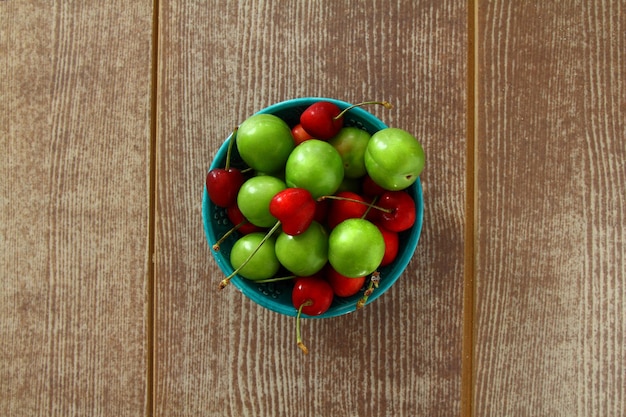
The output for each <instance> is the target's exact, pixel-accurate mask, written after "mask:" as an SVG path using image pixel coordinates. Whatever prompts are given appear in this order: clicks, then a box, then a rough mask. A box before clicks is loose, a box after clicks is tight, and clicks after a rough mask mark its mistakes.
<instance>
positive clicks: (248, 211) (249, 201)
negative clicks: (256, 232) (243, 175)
mask: <svg viewBox="0 0 626 417" xmlns="http://www.w3.org/2000/svg"><path fill="white" fill-rule="evenodd" d="M285 188H287V186H286V185H285V183H284V182H283V181H281V180H280V179H278V178H276V177H273V176H271V175H261V176H256V177H252V178H250V179H248V180H246V182H244V183H243V185H242V186H241V188H240V189H239V193H238V194H237V206H239V210H240V211H241V213H242V214H243V215H244V217H245V218H246V219H248V221H249V222H250V223H252V224H253V225H255V226H259V227H271V226H273V225H274V224H275V223H276V217H274V216H272V214H271V213H270V201H271V200H272V198H273V197H274V196H275V195H276V194H277V193H279V192H280V191H282V190H284V189H285Z"/></svg>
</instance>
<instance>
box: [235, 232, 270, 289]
mask: <svg viewBox="0 0 626 417" xmlns="http://www.w3.org/2000/svg"><path fill="white" fill-rule="evenodd" d="M264 237H265V234H264V233H261V232H254V233H250V234H247V235H245V236H243V237H241V238H239V239H238V240H237V241H236V242H235V243H234V245H233V247H232V249H231V252H230V263H231V265H232V266H233V268H234V269H237V268H239V267H240V266H241V265H242V264H243V263H244V262H245V261H246V259H247V258H248V257H249V256H250V254H251V253H253V252H254V251H255V250H257V247H258V250H257V252H256V253H255V254H254V255H253V256H252V258H250V260H249V261H248V263H246V264H245V265H244V266H243V267H242V268H241V269H240V270H239V275H241V276H242V277H244V278H247V279H250V280H254V281H256V280H260V279H269V278H272V277H273V276H274V275H275V274H276V273H277V272H278V270H279V269H280V263H279V262H278V258H277V257H276V250H275V245H276V238H275V237H273V236H270V237H269V238H268V239H267V240H266V241H265V242H264V243H263V244H262V245H261V246H260V247H259V244H260V243H261V241H262V240H263V238H264Z"/></svg>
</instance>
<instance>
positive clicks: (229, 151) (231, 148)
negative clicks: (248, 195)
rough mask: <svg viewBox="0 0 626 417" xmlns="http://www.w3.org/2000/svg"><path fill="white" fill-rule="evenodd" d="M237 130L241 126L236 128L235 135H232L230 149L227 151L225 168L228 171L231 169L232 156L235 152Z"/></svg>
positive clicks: (229, 143)
mask: <svg viewBox="0 0 626 417" xmlns="http://www.w3.org/2000/svg"><path fill="white" fill-rule="evenodd" d="M237 130H239V126H235V128H234V129H233V134H232V135H230V141H228V148H227V149H226V165H225V166H224V169H225V170H226V171H228V170H229V169H230V155H231V153H232V150H233V143H235V136H237Z"/></svg>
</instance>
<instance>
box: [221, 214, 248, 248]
mask: <svg viewBox="0 0 626 417" xmlns="http://www.w3.org/2000/svg"><path fill="white" fill-rule="evenodd" d="M247 223H249V222H248V220H243V221H242V222H241V223H239V224H237V225H235V226H234V227H232V228H231V229H230V230H229V231H227V232H226V233H224V235H223V236H222V237H221V238H219V240H218V241H217V242H215V244H214V245H213V250H214V251H215V252H218V251H219V250H220V245H221V244H222V242H224V241H225V240H226V238H227V237H228V236H230V235H232V234H233V233H235V232H236V231H237V230H239V229H240V228H241V227H242V226H244V225H245V224H247Z"/></svg>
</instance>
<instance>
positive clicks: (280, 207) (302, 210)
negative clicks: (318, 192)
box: [269, 188, 316, 236]
mask: <svg viewBox="0 0 626 417" xmlns="http://www.w3.org/2000/svg"><path fill="white" fill-rule="evenodd" d="M269 209H270V213H271V214H272V216H274V217H276V218H277V219H278V220H279V221H280V222H281V226H282V229H283V232H285V233H286V234H288V235H291V236H296V235H299V234H302V233H303V232H305V231H306V230H307V229H308V227H309V226H310V225H311V222H313V219H314V218H315V209H316V204H315V200H314V199H313V197H312V196H311V193H310V192H309V191H307V190H305V189H304V188H286V189H284V190H282V191H280V192H279V193H277V194H276V195H275V196H274V197H273V198H272V200H271V201H270V207H269Z"/></svg>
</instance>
